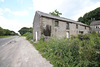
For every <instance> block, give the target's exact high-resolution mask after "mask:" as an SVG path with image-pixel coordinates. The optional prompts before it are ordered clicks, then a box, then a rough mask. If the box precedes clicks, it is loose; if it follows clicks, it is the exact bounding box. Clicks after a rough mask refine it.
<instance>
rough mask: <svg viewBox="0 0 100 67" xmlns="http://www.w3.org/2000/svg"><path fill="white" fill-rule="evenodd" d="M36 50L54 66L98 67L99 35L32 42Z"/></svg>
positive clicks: (99, 54) (99, 58)
mask: <svg viewBox="0 0 100 67" xmlns="http://www.w3.org/2000/svg"><path fill="white" fill-rule="evenodd" d="M34 46H35V47H36V49H37V50H39V52H40V53H41V54H42V56H43V57H45V58H46V59H47V60H49V61H50V62H51V63H52V64H53V65H54V67H99V66H100V63H99V62H100V37H99V35H98V34H88V35H78V36H77V37H74V38H72V39H65V38H62V39H58V38H50V39H49V40H48V41H45V42H43V41H40V42H38V43H34Z"/></svg>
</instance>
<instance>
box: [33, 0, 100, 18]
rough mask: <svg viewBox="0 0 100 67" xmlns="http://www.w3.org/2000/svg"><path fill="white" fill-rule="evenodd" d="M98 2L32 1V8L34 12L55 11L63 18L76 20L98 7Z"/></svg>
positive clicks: (77, 0) (80, 0)
mask: <svg viewBox="0 0 100 67" xmlns="http://www.w3.org/2000/svg"><path fill="white" fill-rule="evenodd" d="M99 2H100V1H99V0H95V1H94V0H33V7H34V10H35V11H37V10H39V11H42V12H46V13H49V12H52V11H54V10H55V9H57V10H58V11H59V12H61V13H62V16H63V17H67V18H70V19H73V20H77V19H78V18H79V17H80V16H82V15H84V14H85V13H86V12H89V11H91V10H93V9H95V8H97V7H99V6H100V5H99V4H100V3H99Z"/></svg>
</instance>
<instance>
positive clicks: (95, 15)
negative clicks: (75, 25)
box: [78, 7, 100, 25]
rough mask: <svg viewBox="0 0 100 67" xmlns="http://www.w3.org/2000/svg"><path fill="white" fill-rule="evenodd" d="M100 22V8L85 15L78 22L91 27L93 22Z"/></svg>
mask: <svg viewBox="0 0 100 67" xmlns="http://www.w3.org/2000/svg"><path fill="white" fill-rule="evenodd" d="M96 20H100V7H98V8H96V9H94V10H92V11H90V12H88V13H86V14H84V16H83V17H79V18H78V21H80V22H82V23H85V24H87V25H90V23H91V22H92V21H96Z"/></svg>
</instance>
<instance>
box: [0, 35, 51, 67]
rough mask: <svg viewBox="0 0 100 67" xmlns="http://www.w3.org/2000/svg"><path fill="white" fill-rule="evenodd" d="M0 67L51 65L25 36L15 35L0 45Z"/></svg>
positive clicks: (44, 66)
mask: <svg viewBox="0 0 100 67" xmlns="http://www.w3.org/2000/svg"><path fill="white" fill-rule="evenodd" d="M0 67H52V64H50V63H49V61H47V60H46V59H45V58H43V57H42V56H41V55H40V54H39V52H38V51H37V50H36V49H35V48H34V47H33V46H32V44H30V43H29V42H28V41H27V40H26V39H25V37H17V38H14V39H12V40H11V41H10V42H8V43H6V44H5V46H2V47H0Z"/></svg>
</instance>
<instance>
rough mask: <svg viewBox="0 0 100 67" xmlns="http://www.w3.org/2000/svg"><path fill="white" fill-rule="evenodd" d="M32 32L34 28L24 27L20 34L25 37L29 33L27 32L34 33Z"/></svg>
mask: <svg viewBox="0 0 100 67" xmlns="http://www.w3.org/2000/svg"><path fill="white" fill-rule="evenodd" d="M32 30H33V28H32V27H30V28H27V27H22V28H21V29H20V30H19V31H18V32H19V33H20V34H21V35H23V34H25V33H27V32H30V33H32Z"/></svg>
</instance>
